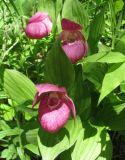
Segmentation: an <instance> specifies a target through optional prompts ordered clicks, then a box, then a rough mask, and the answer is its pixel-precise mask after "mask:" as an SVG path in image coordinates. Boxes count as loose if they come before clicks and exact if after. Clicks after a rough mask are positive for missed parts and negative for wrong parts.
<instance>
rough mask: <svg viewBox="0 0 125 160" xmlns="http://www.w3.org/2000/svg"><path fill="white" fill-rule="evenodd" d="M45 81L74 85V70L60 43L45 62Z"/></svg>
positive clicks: (54, 46)
mask: <svg viewBox="0 0 125 160" xmlns="http://www.w3.org/2000/svg"><path fill="white" fill-rule="evenodd" d="M44 73H45V81H47V82H50V83H54V84H58V85H61V86H66V87H67V88H68V87H70V86H72V85H73V82H74V79H75V76H74V75H75V73H74V68H73V65H72V64H71V62H70V61H69V59H68V58H67V56H66V54H65V53H64V52H63V50H62V48H61V44H60V42H59V41H56V42H55V44H54V45H53V47H52V49H51V50H50V52H49V53H48V56H47V59H46V62H45V72H44Z"/></svg>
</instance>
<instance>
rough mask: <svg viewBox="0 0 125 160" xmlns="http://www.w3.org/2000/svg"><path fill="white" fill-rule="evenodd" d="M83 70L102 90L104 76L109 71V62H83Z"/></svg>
mask: <svg viewBox="0 0 125 160" xmlns="http://www.w3.org/2000/svg"><path fill="white" fill-rule="evenodd" d="M83 71H84V73H85V75H86V77H87V79H88V80H89V81H90V82H92V83H93V84H94V85H95V87H96V89H97V90H100V89H101V85H102V81H103V78H104V76H105V73H106V72H107V64H101V63H83Z"/></svg>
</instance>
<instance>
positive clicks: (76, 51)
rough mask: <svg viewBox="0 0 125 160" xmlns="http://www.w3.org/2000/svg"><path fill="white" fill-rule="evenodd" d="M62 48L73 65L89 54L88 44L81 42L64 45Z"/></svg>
mask: <svg viewBox="0 0 125 160" xmlns="http://www.w3.org/2000/svg"><path fill="white" fill-rule="evenodd" d="M62 48H63V50H64V52H65V53H66V55H67V56H68V58H69V59H70V60H71V62H72V63H76V62H77V61H78V60H80V59H81V58H82V57H83V56H85V55H86V53H87V44H86V43H85V42H84V41H81V40H78V41H74V42H73V43H64V44H62Z"/></svg>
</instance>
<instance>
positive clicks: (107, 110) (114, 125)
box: [97, 103, 125, 131]
mask: <svg viewBox="0 0 125 160" xmlns="http://www.w3.org/2000/svg"><path fill="white" fill-rule="evenodd" d="M97 119H98V121H103V123H104V125H105V126H106V127H108V128H110V129H111V130H114V131H120V130H125V103H122V104H119V105H115V106H112V105H107V106H103V107H102V108H101V109H100V111H99V112H98V114H97Z"/></svg>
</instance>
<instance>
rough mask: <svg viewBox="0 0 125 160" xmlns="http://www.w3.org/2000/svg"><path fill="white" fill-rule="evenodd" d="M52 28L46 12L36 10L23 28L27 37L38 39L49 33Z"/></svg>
mask: <svg viewBox="0 0 125 160" xmlns="http://www.w3.org/2000/svg"><path fill="white" fill-rule="evenodd" d="M51 30H52V21H51V18H50V17H49V15H48V13H46V12H37V13H36V14H34V15H33V16H32V17H31V18H30V19H29V21H28V24H27V26H26V28H25V33H26V35H27V37H29V38H32V39H40V38H43V37H46V36H48V35H49V34H50V32H51Z"/></svg>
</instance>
